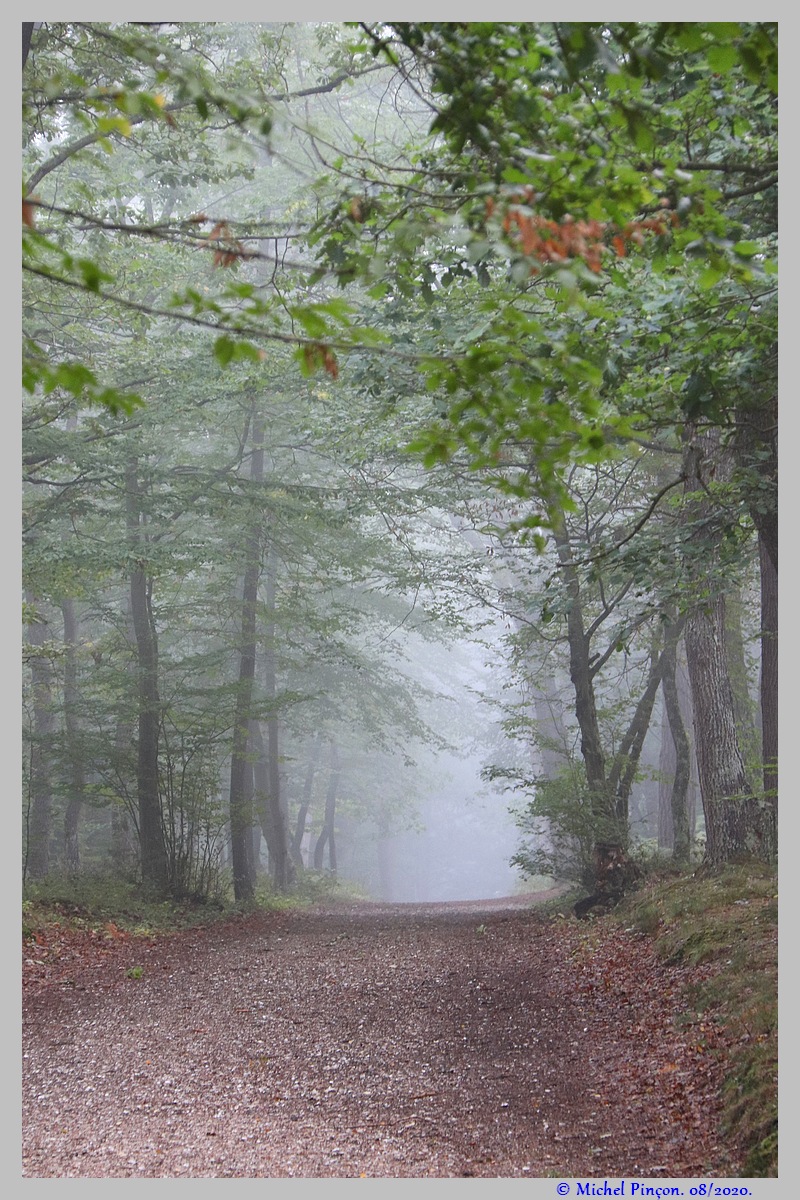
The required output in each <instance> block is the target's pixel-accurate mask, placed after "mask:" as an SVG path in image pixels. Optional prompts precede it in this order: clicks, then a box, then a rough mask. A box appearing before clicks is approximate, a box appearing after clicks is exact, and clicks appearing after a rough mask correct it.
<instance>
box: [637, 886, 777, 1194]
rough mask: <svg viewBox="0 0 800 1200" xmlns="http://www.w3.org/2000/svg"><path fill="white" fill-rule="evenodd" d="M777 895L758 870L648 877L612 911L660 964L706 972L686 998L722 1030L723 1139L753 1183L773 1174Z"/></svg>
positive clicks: (775, 1150) (775, 1156) (775, 1174)
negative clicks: (649, 945) (732, 1144)
mask: <svg viewBox="0 0 800 1200" xmlns="http://www.w3.org/2000/svg"><path fill="white" fill-rule="evenodd" d="M777 891H778V877H777V871H776V870H775V869H772V868H770V867H766V866H762V865H760V864H748V865H742V866H730V867H725V868H723V869H722V870H720V871H716V872H712V871H707V870H705V869H701V870H699V871H695V872H694V873H690V872H686V873H685V874H681V875H678V876H676V875H674V874H671V875H670V876H669V877H668V878H658V877H656V878H655V879H653V880H651V881H649V882H647V883H646V884H644V885H643V886H642V887H641V888H640V889H639V890H638V891H637V892H636V893H634V894H633V895H631V896H630V897H628V898H627V899H626V900H625V901H623V903H622V904H621V905H620V906H619V908H617V909H616V910H615V916H616V918H617V919H618V920H620V921H622V922H623V924H625V925H627V926H631V925H632V926H633V927H634V928H636V929H638V930H639V931H640V932H642V933H646V934H648V935H649V936H650V937H652V938H653V941H654V944H655V949H656V952H657V953H658V954H659V955H660V956H661V957H663V958H664V959H665V960H666V961H668V962H674V963H687V964H689V965H690V966H698V965H700V964H709V966H711V967H712V968H713V969H711V970H710V971H709V972H708V974H707V978H705V979H704V980H703V982H702V983H699V984H698V985H697V986H696V987H695V988H693V990H692V993H691V995H690V997H689V999H690V1001H691V1003H692V1005H693V1007H694V1009H695V1011H702V1012H703V1013H704V1014H705V1015H706V1017H707V1018H708V1019H710V1020H714V1021H715V1022H717V1023H718V1024H719V1025H720V1026H721V1027H723V1028H724V1030H725V1033H726V1041H727V1044H728V1046H729V1048H730V1049H729V1057H728V1068H729V1071H728V1077H727V1079H726V1083H725V1090H724V1103H725V1109H724V1117H723V1120H724V1132H725V1134H726V1136H728V1137H731V1138H732V1139H734V1140H735V1141H736V1143H737V1144H738V1145H740V1146H741V1147H742V1149H743V1150H744V1153H745V1155H746V1157H745V1163H744V1171H745V1174H746V1175H748V1176H752V1177H765V1176H777V1173H778V1133H777V1130H778V1094H777V1085H778V941H777V931H778V903H777Z"/></svg>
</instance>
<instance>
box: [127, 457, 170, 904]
mask: <svg viewBox="0 0 800 1200" xmlns="http://www.w3.org/2000/svg"><path fill="white" fill-rule="evenodd" d="M126 488H127V523H128V537H129V545H130V552H131V557H132V567H131V575H130V602H131V618H132V621H133V630H134V637H135V640H136V657H137V663H136V667H137V672H136V673H137V687H138V709H139V713H138V725H139V730H138V733H139V737H138V747H137V763H136V782H137V794H138V824H139V847H140V852H141V867H142V877H143V879H145V880H146V881H147V882H148V883H151V884H153V885H154V886H156V887H159V888H167V887H168V886H169V870H168V864H167V850H166V843H165V840H164V829H163V825H162V821H161V797H160V794H159V786H158V784H159V778H158V752H159V736H160V728H161V698H160V696H159V691H158V637H157V634H156V627H155V621H154V620H153V606H152V599H153V580H152V576H150V575H149V574H148V572H147V549H148V548H147V530H146V518H145V514H144V513H143V511H142V489H141V485H140V482H139V478H138V465H137V463H136V461H135V460H132V461H131V462H130V463H129V464H128V468H127V471H126Z"/></svg>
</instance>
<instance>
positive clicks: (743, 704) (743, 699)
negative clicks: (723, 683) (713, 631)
mask: <svg viewBox="0 0 800 1200" xmlns="http://www.w3.org/2000/svg"><path fill="white" fill-rule="evenodd" d="M725 654H726V656H727V659H728V675H729V677H730V681H731V690H732V692H733V711H734V716H735V718H736V732H737V736H738V738H739V748H740V750H741V752H742V758H743V759H744V766H745V771H746V772H747V785H748V791H750V792H756V791H757V790H758V788H759V787H760V780H759V779H758V770H757V763H758V760H759V758H760V757H761V747H760V745H759V736H758V730H757V729H756V724H755V721H754V719H753V717H754V705H753V701H752V700H751V698H750V688H749V683H748V671H747V663H746V661H745V656H744V635H743V633H742V595H741V590H740V589H739V588H738V587H732V588H731V590H730V591H729V592H726V594H725Z"/></svg>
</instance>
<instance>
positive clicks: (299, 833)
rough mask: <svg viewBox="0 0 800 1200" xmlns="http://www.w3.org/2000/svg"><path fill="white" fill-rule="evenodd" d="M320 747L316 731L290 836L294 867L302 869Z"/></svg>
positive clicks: (320, 741)
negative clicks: (304, 839) (304, 840)
mask: <svg viewBox="0 0 800 1200" xmlns="http://www.w3.org/2000/svg"><path fill="white" fill-rule="evenodd" d="M321 746H322V734H321V733H320V732H319V730H317V732H316V734H315V735H314V740H313V742H312V744H311V752H310V754H309V757H308V764H307V766H306V774H305V779H304V781H303V794H302V796H301V798H300V807H299V808H298V810H297V821H296V822H295V827H294V834H293V835H292V844H291V846H290V852H291V855H292V859H293V861H294V864H295V866H296V867H298V868H301V867H303V865H304V864H303V849H302V847H303V838H304V837H305V832H306V826H307V824H308V812H309V809H310V808H311V797H312V794H313V789H314V775H315V773H316V770H317V762H318V761H319V752H320V747H321Z"/></svg>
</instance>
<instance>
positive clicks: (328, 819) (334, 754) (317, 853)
mask: <svg viewBox="0 0 800 1200" xmlns="http://www.w3.org/2000/svg"><path fill="white" fill-rule="evenodd" d="M339 776H340V772H339V751H338V748H337V746H336V743H335V742H331V773H330V776H329V777H328V790H327V792H326V794H325V817H324V824H323V826H322V832H321V833H320V835H319V838H318V839H317V844H316V846H315V847H314V867H315V869H316V870H317V871H321V870H322V863H323V857H324V852H325V846H326V844H327V846H328V867H329V870H330V872H331V874H332V875H335V874H336V870H337V863H336V833H335V823H336V793H337V791H338V790H339Z"/></svg>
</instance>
